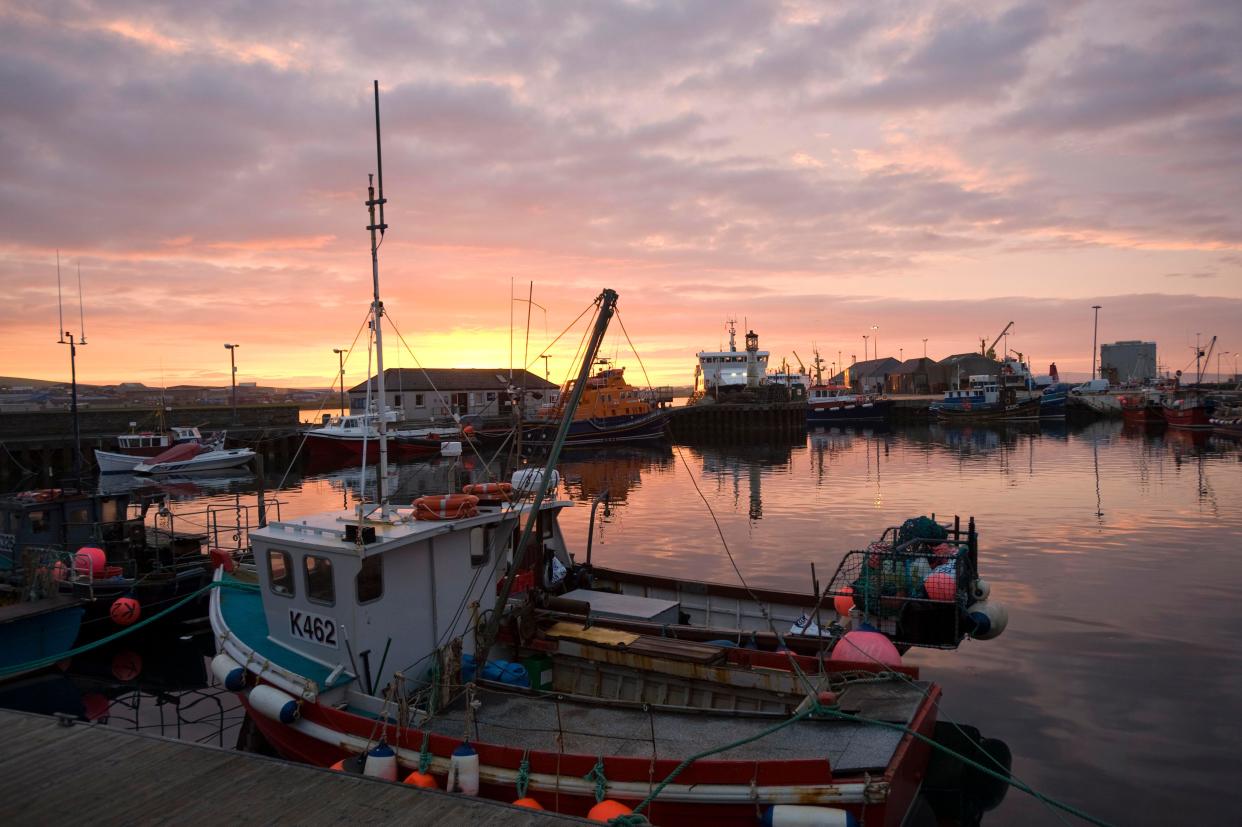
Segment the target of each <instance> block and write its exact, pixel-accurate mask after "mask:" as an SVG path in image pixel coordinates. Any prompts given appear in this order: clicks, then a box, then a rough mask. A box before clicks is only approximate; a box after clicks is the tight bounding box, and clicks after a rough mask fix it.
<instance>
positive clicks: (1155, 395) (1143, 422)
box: [1117, 388, 1167, 428]
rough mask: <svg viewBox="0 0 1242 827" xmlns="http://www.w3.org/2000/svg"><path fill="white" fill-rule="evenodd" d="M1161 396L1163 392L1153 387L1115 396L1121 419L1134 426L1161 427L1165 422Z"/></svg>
mask: <svg viewBox="0 0 1242 827" xmlns="http://www.w3.org/2000/svg"><path fill="white" fill-rule="evenodd" d="M1163 398H1164V394H1163V393H1162V392H1161V391H1159V390H1157V389H1155V388H1145V389H1142V390H1139V391H1135V392H1132V393H1125V394H1122V395H1121V396H1119V397H1117V399H1118V402H1119V403H1120V405H1121V418H1122V420H1123V421H1124V422H1125V424H1126V425H1130V426H1132V427H1136V428H1163V427H1164V426H1165V425H1166V424H1167V423H1166V420H1165V418H1164V412H1163V406H1162V405H1161V400H1162V399H1163Z"/></svg>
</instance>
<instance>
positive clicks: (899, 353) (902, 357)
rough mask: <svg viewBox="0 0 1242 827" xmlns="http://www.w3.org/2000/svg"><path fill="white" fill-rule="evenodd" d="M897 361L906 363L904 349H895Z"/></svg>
mask: <svg viewBox="0 0 1242 827" xmlns="http://www.w3.org/2000/svg"><path fill="white" fill-rule="evenodd" d="M897 361H899V362H904V361H906V349H905V348H904V347H899V348H897Z"/></svg>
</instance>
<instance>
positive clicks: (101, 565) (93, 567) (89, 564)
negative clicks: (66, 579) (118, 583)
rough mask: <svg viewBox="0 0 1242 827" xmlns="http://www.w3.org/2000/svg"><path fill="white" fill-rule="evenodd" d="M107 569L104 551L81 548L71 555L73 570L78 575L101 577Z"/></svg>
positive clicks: (94, 548) (106, 557)
mask: <svg viewBox="0 0 1242 827" xmlns="http://www.w3.org/2000/svg"><path fill="white" fill-rule="evenodd" d="M107 568H108V556H107V555H106V554H104V550H103V549H101V548H96V547H94V546H83V547H82V548H80V549H78V553H77V554H75V555H73V570H74V571H76V572H77V573H78V574H90V575H92V576H94V577H103V575H104V572H105V571H106V570H107Z"/></svg>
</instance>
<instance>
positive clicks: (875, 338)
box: [871, 324, 880, 359]
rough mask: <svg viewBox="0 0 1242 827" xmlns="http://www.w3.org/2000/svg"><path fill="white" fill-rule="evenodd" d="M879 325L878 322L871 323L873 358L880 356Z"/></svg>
mask: <svg viewBox="0 0 1242 827" xmlns="http://www.w3.org/2000/svg"><path fill="white" fill-rule="evenodd" d="M879 329H880V326H879V325H878V324H873V325H871V355H872V358H874V359H879V358H880V334H879V333H878V332H877V331H879Z"/></svg>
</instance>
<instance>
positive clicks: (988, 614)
mask: <svg viewBox="0 0 1242 827" xmlns="http://www.w3.org/2000/svg"><path fill="white" fill-rule="evenodd" d="M966 614H968V615H970V619H971V620H973V621H974V622H975V631H973V632H971V633H970V636H971V637H973V638H974V639H975V640H991V639H992V638H994V637H1000V633H1001V632H1003V631H1005V627H1006V626H1007V625H1008V624H1009V611H1008V610H1007V609H1006V608H1005V606H1004V604H1002V603H989V602H988V601H986V600H980V601H979V602H978V603H972V604H970V606H969V607H968V608H967V609H966Z"/></svg>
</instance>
